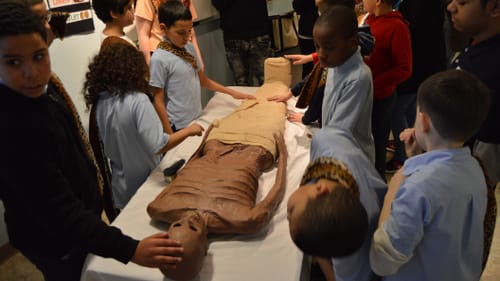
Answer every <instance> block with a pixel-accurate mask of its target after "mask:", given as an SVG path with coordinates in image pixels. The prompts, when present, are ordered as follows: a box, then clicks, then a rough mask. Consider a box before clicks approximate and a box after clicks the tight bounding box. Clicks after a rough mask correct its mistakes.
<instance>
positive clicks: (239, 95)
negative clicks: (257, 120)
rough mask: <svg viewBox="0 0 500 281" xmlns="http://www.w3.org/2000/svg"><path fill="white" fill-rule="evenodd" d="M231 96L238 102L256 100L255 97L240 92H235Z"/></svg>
mask: <svg viewBox="0 0 500 281" xmlns="http://www.w3.org/2000/svg"><path fill="white" fill-rule="evenodd" d="M231 96H232V97H233V98H235V99H237V100H254V99H256V98H255V96H254V95H249V94H244V93H240V92H238V91H234V93H232V94H231Z"/></svg>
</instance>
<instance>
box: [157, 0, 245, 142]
mask: <svg viewBox="0 0 500 281" xmlns="http://www.w3.org/2000/svg"><path fill="white" fill-rule="evenodd" d="M158 19H159V21H160V28H161V29H162V30H163V33H164V40H163V41H162V42H160V44H159V45H158V48H157V49H156V51H155V52H154V53H153V56H152V57H151V64H150V73H151V74H150V75H151V77H150V81H149V85H150V86H151V88H152V92H153V96H154V107H155V109H156V112H157V113H158V115H159V117H160V120H161V122H162V125H163V130H164V131H165V132H166V133H168V134H171V133H173V132H174V131H177V130H180V129H183V128H185V127H187V126H188V125H189V123H191V122H192V121H193V120H195V119H196V118H198V117H199V116H200V114H201V99H200V94H201V89H200V86H202V87H205V88H208V89H210V90H213V91H218V92H222V93H226V94H228V95H231V96H232V97H233V98H236V99H253V98H254V97H253V96H252V95H248V94H244V93H241V92H238V91H235V90H233V89H230V88H226V87H224V86H222V85H220V84H219V83H217V82H215V81H213V80H211V79H210V78H208V77H206V76H205V73H204V72H203V69H201V67H200V66H201V63H200V60H199V58H198V57H197V55H196V52H195V49H194V46H193V44H192V43H191V42H190V41H189V38H190V37H191V31H192V29H193V21H192V16H191V12H190V11H189V8H186V7H185V6H184V5H183V4H182V3H181V2H180V1H167V2H165V3H162V4H160V6H159V7H158Z"/></svg>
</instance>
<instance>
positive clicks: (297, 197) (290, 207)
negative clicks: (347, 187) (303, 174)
mask: <svg viewBox="0 0 500 281" xmlns="http://www.w3.org/2000/svg"><path fill="white" fill-rule="evenodd" d="M337 187H340V188H344V187H342V186H341V185H340V184H339V183H338V182H335V181H332V180H328V179H325V178H321V179H319V180H318V181H317V182H315V183H311V184H306V185H303V186H300V187H299V188H298V189H297V190H295V191H294V192H293V193H292V195H291V196H290V198H289V199H288V203H287V219H288V224H289V229H290V234H292V236H293V232H294V230H295V223H296V222H297V220H298V219H299V218H300V216H301V215H302V214H303V213H304V210H305V208H306V206H307V202H309V200H314V199H315V198H318V197H320V196H323V195H328V194H329V193H330V192H331V191H332V190H333V189H334V188H337Z"/></svg>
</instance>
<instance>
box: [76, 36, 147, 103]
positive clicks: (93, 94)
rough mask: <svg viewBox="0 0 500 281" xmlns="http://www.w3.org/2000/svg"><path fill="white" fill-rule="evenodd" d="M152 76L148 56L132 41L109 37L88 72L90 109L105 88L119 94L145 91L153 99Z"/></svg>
mask: <svg viewBox="0 0 500 281" xmlns="http://www.w3.org/2000/svg"><path fill="white" fill-rule="evenodd" d="M148 79H149V68H148V65H147V64H146V60H145V59H144V55H143V54H142V53H141V52H140V51H139V50H137V48H135V47H134V46H132V45H131V44H130V43H129V42H127V41H125V40H123V39H121V38H119V37H113V36H112V37H108V38H106V39H105V40H104V41H103V43H102V45H101V50H100V51H99V53H98V54H97V55H96V56H95V57H94V59H93V60H92V62H91V63H90V64H89V69H88V71H87V73H86V74H85V82H84V84H83V96H84V98H85V104H86V106H87V109H90V108H91V107H92V106H93V105H94V104H96V103H97V100H98V99H99V94H100V93H102V92H104V91H107V92H108V93H110V94H111V95H119V96H124V95H127V94H129V93H134V92H142V93H145V94H147V95H148V96H149V97H150V98H151V94H150V92H149V85H148Z"/></svg>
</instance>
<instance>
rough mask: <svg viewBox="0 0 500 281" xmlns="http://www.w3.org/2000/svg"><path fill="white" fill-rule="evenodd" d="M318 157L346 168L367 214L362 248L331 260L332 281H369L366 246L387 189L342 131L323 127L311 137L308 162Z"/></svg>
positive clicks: (358, 148)
mask: <svg viewBox="0 0 500 281" xmlns="http://www.w3.org/2000/svg"><path fill="white" fill-rule="evenodd" d="M318 157H333V158H335V159H337V160H339V161H341V162H343V163H344V164H345V165H346V167H347V168H348V169H349V171H350V172H351V174H352V176H353V177H354V179H355V180H356V183H357V184H358V187H359V193H360V201H361V204H363V207H364V208H365V210H366V213H367V214H368V235H367V236H366V238H365V242H364V243H363V245H362V247H361V248H360V249H359V250H358V251H356V252H355V253H354V254H352V255H350V256H348V257H344V258H335V259H332V262H333V267H334V270H335V277H336V280H337V281H370V280H371V278H372V275H373V274H372V270H371V269H370V261H369V251H370V244H371V240H372V235H373V232H374V231H375V229H376V228H377V223H378V218H379V215H380V209H381V207H382V200H383V197H384V195H385V192H386V190H387V185H386V183H385V182H384V181H383V180H382V178H380V176H379V174H378V173H377V171H376V170H375V167H374V165H373V163H372V162H371V161H370V160H369V159H368V158H367V157H366V155H365V154H364V153H363V151H362V150H361V149H360V147H359V143H358V141H357V140H356V139H355V138H354V137H353V136H352V134H351V133H350V132H348V131H346V130H341V129H337V128H332V127H323V128H322V129H321V130H319V131H318V132H317V133H316V134H314V136H313V139H312V143H311V160H313V159H316V158H318Z"/></svg>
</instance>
